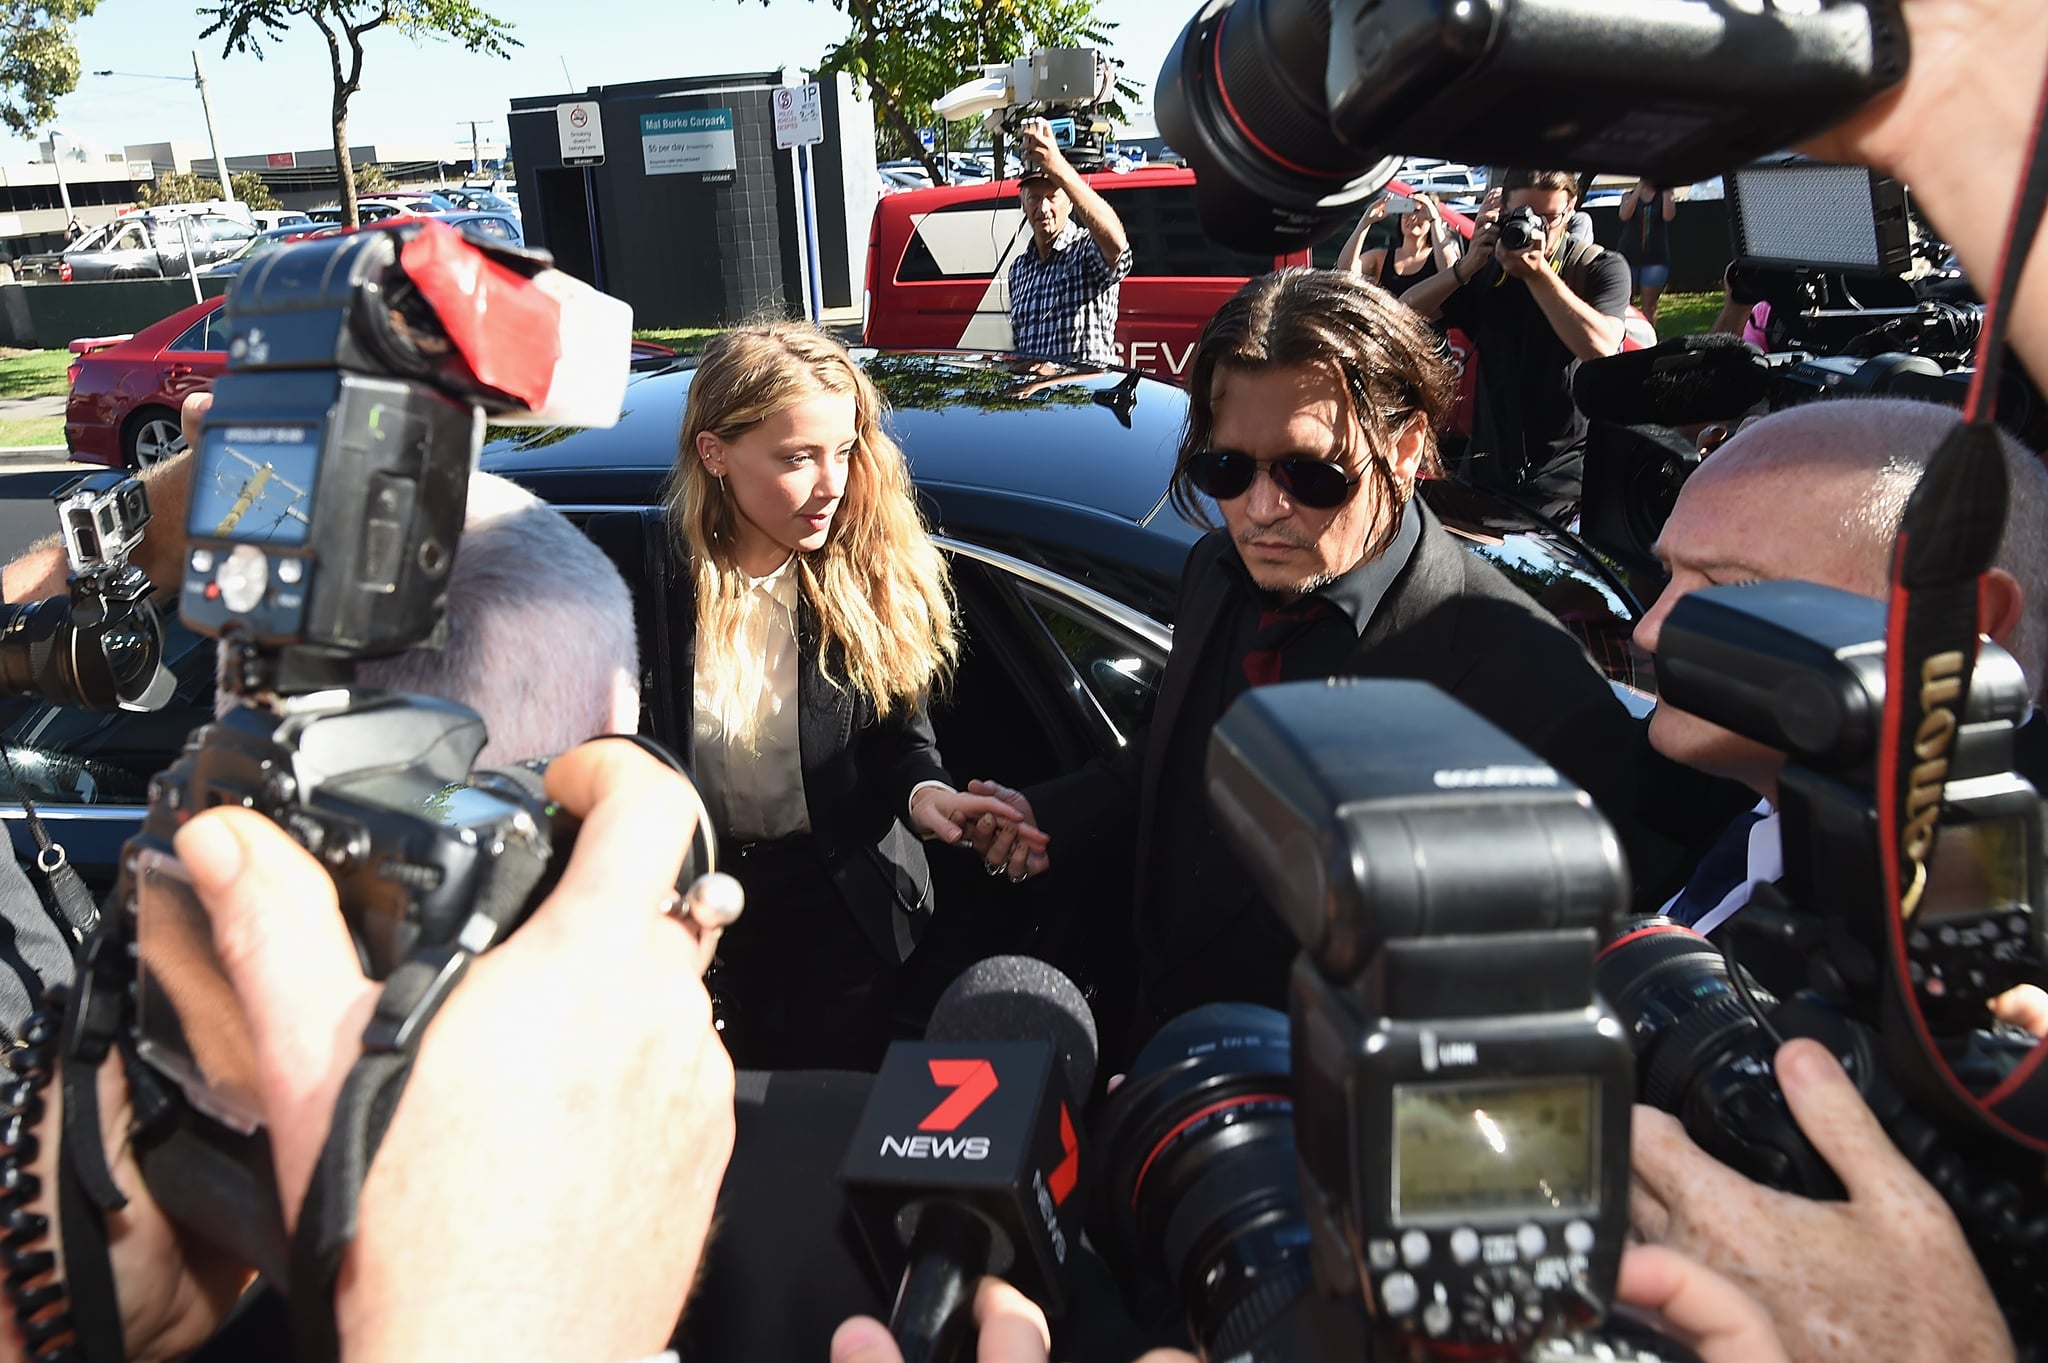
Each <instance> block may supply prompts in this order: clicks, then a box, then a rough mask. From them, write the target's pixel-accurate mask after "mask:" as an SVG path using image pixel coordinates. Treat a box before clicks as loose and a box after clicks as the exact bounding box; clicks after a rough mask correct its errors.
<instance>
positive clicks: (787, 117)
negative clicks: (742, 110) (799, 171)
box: [775, 81, 825, 151]
mask: <svg viewBox="0 0 2048 1363" xmlns="http://www.w3.org/2000/svg"><path fill="white" fill-rule="evenodd" d="M824 140H825V106H824V104H823V103H822V102H821V101H820V99H819V97H818V83H817V82H816V81H812V82H811V83H810V84H809V85H783V86H778V87H777V88H776V91H775V146H776V149H777V150H778V151H787V150H789V149H790V148H791V147H813V146H816V145H817V144H818V143H820V142H823V141H824Z"/></svg>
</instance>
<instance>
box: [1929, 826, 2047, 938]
mask: <svg viewBox="0 0 2048 1363" xmlns="http://www.w3.org/2000/svg"><path fill="white" fill-rule="evenodd" d="M2027 833H2028V829H2027V822H2026V821H2025V820H2024V819H2018V818H2008V819H1985V820H1983V821H1981V822H1977V823H1958V822H1953V821H1946V822H1944V823H1943V824H1942V825H1941V828H1940V831H1939V832H1937V833H1936V834H1935V835H1934V852H1933V855H1932V856H1930V857H1929V858H1928V863H1927V889H1926V891H1925V892H1924V893H1923V894H1922V895H1921V897H1920V908H1919V911H1918V912H1917V913H1916V914H1915V917H1918V918H1950V917H1954V916H1956V915H1958V914H1975V913H1998V912H2000V911H2002V910H2006V909H2015V908H2019V907H2021V906H2023V905H2025V904H2026V903H2027V899H2028V889H2027Z"/></svg>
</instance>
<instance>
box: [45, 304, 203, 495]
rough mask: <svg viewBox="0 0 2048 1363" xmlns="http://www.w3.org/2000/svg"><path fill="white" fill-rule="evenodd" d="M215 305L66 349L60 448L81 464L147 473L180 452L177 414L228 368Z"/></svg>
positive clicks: (182, 311)
mask: <svg viewBox="0 0 2048 1363" xmlns="http://www.w3.org/2000/svg"><path fill="white" fill-rule="evenodd" d="M220 305H221V300H220V299H218V298H209V299H207V300H206V301H205V302H203V303H194V304H193V305H192V306H190V307H188V308H181V309H179V310H178V311H177V312H174V313H172V314H171V315H170V316H169V317H166V318H164V319H163V320H162V321H161V322H158V323H156V324H155V325H153V326H148V327H144V328H143V329H142V330H141V331H138V332H136V333H135V334H134V335H132V336H106V337H98V338H91V339H85V340H77V341H73V342H72V343H71V349H72V351H73V352H74V353H75V354H76V355H77V356H78V358H77V359H76V360H74V361H73V362H72V364H71V369H70V379H71V396H70V397H69V398H68V399H67V400H66V401H65V404H64V444H65V446H66V448H68V449H69V450H70V451H71V457H72V459H73V460H75V461H77V462H78V463H81V464H105V465H108V466H109V467H112V468H121V467H127V468H137V469H141V468H148V467H149V466H150V465H151V464H154V463H156V462H157V461H158V460H161V459H166V458H168V457H170V456H171V455H173V454H176V453H177V452H178V451H179V450H182V449H184V448H185V440H184V437H183V436H182V435H181V434H179V431H178V408H179V406H180V405H181V404H182V403H183V402H184V401H185V395H186V394H188V393H195V392H198V391H200V390H202V389H206V388H211V387H212V386H213V381H214V379H215V378H217V377H219V375H220V373H221V371H222V370H224V369H226V368H227V365H228V357H227V343H226V339H225V337H224V336H223V335H222V333H221V328H220V327H218V326H217V325H216V322H217V320H218V314H219V311H220Z"/></svg>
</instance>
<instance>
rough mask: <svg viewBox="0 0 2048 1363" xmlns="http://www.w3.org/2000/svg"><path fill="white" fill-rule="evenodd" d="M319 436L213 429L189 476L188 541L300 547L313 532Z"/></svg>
mask: <svg viewBox="0 0 2048 1363" xmlns="http://www.w3.org/2000/svg"><path fill="white" fill-rule="evenodd" d="M319 461H320V433H319V432H318V431H317V430H316V429H314V428H313V427H311V426H214V427H209V428H208V429H207V431H206V434H205V437H204V438H203V439H202V440H201V442H200V450H199V468H198V470H197V471H196V472H195V473H194V474H193V476H192V515H191V518H190V519H189V521H188V522H187V529H188V530H189V531H190V532H191V534H192V536H193V538H195V539H210V540H230V541H234V542H237V543H241V544H304V543H305V542H306V535H307V533H308V531H309V530H310V529H311V528H312V524H313V479H314V476H315V474H316V473H317V472H318V468H319Z"/></svg>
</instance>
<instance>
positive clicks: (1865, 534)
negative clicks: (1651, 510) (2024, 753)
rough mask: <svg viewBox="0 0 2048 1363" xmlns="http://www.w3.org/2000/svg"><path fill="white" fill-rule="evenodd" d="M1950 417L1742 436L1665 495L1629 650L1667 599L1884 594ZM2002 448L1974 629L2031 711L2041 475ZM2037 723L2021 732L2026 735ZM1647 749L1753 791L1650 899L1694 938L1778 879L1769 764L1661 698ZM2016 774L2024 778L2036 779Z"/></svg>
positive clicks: (2042, 663) (1892, 413) (2029, 459)
mask: <svg viewBox="0 0 2048 1363" xmlns="http://www.w3.org/2000/svg"><path fill="white" fill-rule="evenodd" d="M1958 419H1959V418H1958V414H1957V413H1956V411H1955V410H1954V409H1953V408H1949V407H1939V406H1935V405H1934V404H1932V403H1922V402H1908V401H1902V400H1898V399H1889V398H1886V399H1878V398H1871V399H1864V400H1859V401H1838V402H1821V403H1814V404H1810V405H1807V406H1803V407H1795V408H1791V409H1789V410H1786V411H1782V412H1778V413H1775V414H1773V415H1771V416H1768V417H1765V418H1763V419H1761V420H1759V421H1757V422H1755V423H1754V424H1752V425H1750V426H1748V427H1746V428H1745V429H1744V430H1743V431H1742V433H1741V434H1739V435H1737V436H1735V437H1734V438H1733V439H1731V440H1730V441H1729V442H1728V443H1727V444H1725V445H1723V446H1722V447H1721V448H1720V449H1719V450H1717V451H1716V452H1715V453H1714V454H1713V455H1712V456H1711V457H1710V458H1708V459H1707V460H1706V462H1704V463H1703V464H1701V465H1700V467H1699V469H1698V471H1696V472H1695V473H1694V474H1693V475H1692V477H1691V478H1690V479H1688V480H1687V481H1686V483H1685V486H1684V488H1683V489H1682V490H1681V491H1680V492H1679V495H1678V500H1677V502H1676V504H1675V505H1674V506H1673V508H1672V511H1671V516H1670V519H1669V520H1667V521H1666V522H1665V525H1664V532H1663V534H1662V535H1661V536H1660V537H1659V539H1658V541H1657V554H1658V557H1659V558H1660V559H1661V560H1662V561H1663V562H1664V564H1665V565H1666V567H1668V568H1669V569H1670V572H1671V581H1670V584H1669V585H1668V586H1667V587H1665V589H1664V593H1663V595H1661V596H1659V597H1658V598H1657V602H1656V604H1655V605H1654V606H1652V607H1651V609H1650V610H1649V612H1648V613H1647V614H1646V615H1644V617H1643V619H1642V621H1641V623H1640V624H1638V625H1637V626H1636V635H1635V637H1636V643H1637V644H1638V645H1639V646H1640V647H1642V648H1643V649H1645V650H1647V651H1649V652H1652V653H1654V652H1655V651H1656V649H1657V642H1658V638H1659V632H1660V630H1661V627H1662V625H1663V622H1664V619H1665V618H1666V617H1667V616H1668V615H1669V614H1670V612H1671V607H1672V605H1673V604H1674V603H1675V602H1676V601H1677V600H1678V599H1679V598H1680V597H1681V596H1683V595H1685V594H1686V593H1687V592H1689V591H1691V590H1693V589H1694V588H1696V587H1703V586H1712V585H1715V584H1718V583H1725V582H1742V581H1754V580H1758V579H1766V580H1771V579H1785V578H1801V579H1805V580H1807V581H1811V582H1819V583H1822V584H1824V585H1826V586H1830V587H1838V588H1841V589H1842V590H1844V591H1853V592H1859V593H1861V594H1863V595H1865V596H1877V597H1882V596H1883V595H1885V593H1886V591H1887V590H1888V583H1889V574H1890V548H1891V543H1892V540H1893V538H1894V536H1895V535H1896V533H1897V530H1898V523H1899V517H1900V516H1901V514H1903V512H1904V510H1905V506H1906V500H1907V498H1908V497H1910V496H1911V495H1912V492H1913V488H1914V486H1915V485H1916V484H1917V483H1918V481H1919V477H1920V471H1921V470H1922V468H1924V467H1925V465H1926V461H1927V460H1928V459H1929V458H1931V457H1932V455H1933V453H1934V451H1935V448H1936V447H1937V446H1938V445H1939V444H1940V443H1941V440H1942V438H1943V437H1944V436H1946V435H1947V434H1948V432H1949V431H1950V430H1952V429H1953V428H1954V426H1955V424H1956V422H1957V420H1958ZM2004 445H2005V450H2006V456H2007V457H2006V471H2007V475H2008V478H2009V480H2010V483H2011V494H2012V507H2011V511H2010V513H2009V515H2008V517H2007V521H2006V532H2005V539H2004V541H2003V543H2002V545H2001V546H2000V550H1999V555H1998V563H1999V566H1998V567H1996V568H1994V569H1993V570H1992V572H1991V573H1990V575H1989V578H1988V580H1987V614H1986V619H1985V621H1984V629H1985V632H1986V633H1988V634H1990V635H1991V637H1992V638H1994V639H1996V640H1998V641H1999V642H2000V643H2001V644H2003V645H2005V647H2006V648H2007V649H2008V650H2009V651H2010V652H2011V653H2012V654H2013V655H2014V657H2015V658H2017V659H2018V661H2019V663H2020V666H2021V668H2022V669H2023V670H2024V671H2025V672H2026V676H2027V683H2028V687H2029V689H2030V691H2031V692H2032V694H2033V696H2034V698H2035V701H2036V703H2037V704H2038V702H2039V699H2040V696H2041V691H2042V682H2043V677H2044V675H2048V469H2044V467H2043V466H2042V464H2041V462H2040V460H2038V459H2037V458H2035V457H2034V456H2033V455H2032V454H2031V453H2029V452H2028V451H2026V450H2025V449H2023V448H2021V447H2020V445H2019V444H2018V443H2017V442H2015V441H2013V440H2012V439H2011V438H2010V437H2006V438H2005V440H2004ZM2040 724H2041V721H2040V720H2038V719H2037V720H2036V721H2035V722H2034V723H2033V724H2032V725H2030V726H2028V729H2029V730H2032V733H2030V734H2028V735H2027V736H2028V737H2031V738H2035V739H2038V735H2039V729H2040ZM2023 733H2027V731H2025V730H2023ZM1650 743H1651V745H1652V746H1653V747H1655V748H1656V749H1657V751H1659V752H1660V753H1662V754H1664V755H1665V756H1666V757H1669V758H1671V759H1673V760H1674V761H1678V762H1683V763H1685V764H1687V765H1688V766H1692V767H1696V768H1699V769H1701V770H1703V771H1707V772H1710V773H1712V774H1714V775H1716V776H1722V777H1727V778H1729V779H1732V780H1736V781H1740V782H1742V783H1743V784H1744V785H1747V786H1749V787H1750V788H1751V789H1752V790H1754V791H1755V792H1756V793H1757V795H1758V796H1759V797H1761V798H1760V800H1759V802H1758V804H1757V806H1756V808H1755V809H1753V810H1751V811H1750V812H1749V813H1748V814H1745V815H1743V816H1741V817H1740V818H1738V819H1737V820H1736V821H1735V822H1734V823H1733V824H1731V825H1730V826H1729V828H1728V829H1727V830H1725V831H1724V832H1723V834H1722V836H1721V838H1720V840H1719V841H1718V842H1717V843H1716V844H1715V845H1714V847H1713V848H1712V849H1710V850H1709V851H1708V852H1707V854H1706V856H1705V857H1704V858H1702V859H1701V862H1700V864H1699V866H1698V868H1697V869H1696V870H1695V871H1694V872H1693V874H1692V876H1691V878H1690V879H1689V880H1688V881H1687V882H1686V885H1685V888H1684V889H1682V890H1681V891H1680V892H1679V893H1678V895H1677V896H1675V897H1674V898H1673V899H1672V900H1671V902H1669V903H1667V904H1666V905H1665V906H1664V909H1663V912H1665V913H1667V914H1670V915H1671V916H1672V917H1674V918H1676V919H1678V920H1679V921H1680V922H1682V923H1686V924H1688V925H1690V926H1692V927H1693V928H1694V929H1696V930H1697V931H1700V932H1703V933H1710V932H1713V931H1714V930H1715V929H1716V928H1718V927H1719V926H1720V925H1721V924H1722V923H1724V922H1726V921H1727V919H1728V918H1729V917H1730V916H1732V915H1733V914H1735V913H1736V912H1738V911H1739V910H1740V909H1741V908H1742V907H1743V906H1744V905H1745V904H1747V903H1748V901H1749V896H1750V894H1751V893H1752V892H1753V891H1754V889H1755V887H1756V886H1757V885H1758V884H1759V883H1761V882H1765V881H1771V880H1775V879H1777V877H1778V876H1779V875H1780V874H1781V873H1782V870H1783V858H1782V856H1781V853H1780V850H1779V843H1778V828H1777V814H1776V811H1775V809H1774V808H1773V806H1772V801H1773V799H1774V797H1775V796H1776V794H1777V781H1778V772H1779V771H1780V769H1781V768H1782V767H1783V765H1784V756H1783V754H1781V753H1779V752H1777V751H1775V750H1773V749H1770V748H1766V747H1764V746H1763V745H1762V744H1759V743H1755V742H1752V741H1750V740H1748V739H1745V738H1741V737H1738V736H1737V735H1735V734H1733V733H1730V732H1729V731H1727V730H1726V729H1723V728H1720V727H1719V726H1718V725H1713V724H1708V723H1707V722H1705V721H1704V720H1701V719H1699V718H1697V717H1696V716H1694V715H1690V714H1687V713H1686V712H1685V711H1682V710H1679V709H1677V708H1675V707H1674V706H1672V705H1670V704H1668V703H1660V704H1659V705H1658V706H1657V709H1656V711H1655V712H1654V713H1653V714H1652V715H1651V716H1650ZM2025 746H2027V745H2025V744H2024V743H2023V748H2024V747H2025ZM2032 746H2034V747H2036V748H2038V746H2039V744H2038V742H2036V743H2035V744H2033V745H2032ZM2023 765H2024V764H2023ZM2022 775H2030V776H2031V777H2032V779H2034V780H2035V781H2036V782H2040V781H2041V780H2042V779H2043V778H2044V777H2048V772H2042V771H2039V770H2035V771H2033V772H2031V773H2030V772H2027V771H2024V770H2023V771H2022ZM1766 983H1769V981H1766Z"/></svg>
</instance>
